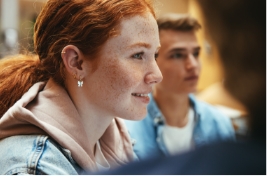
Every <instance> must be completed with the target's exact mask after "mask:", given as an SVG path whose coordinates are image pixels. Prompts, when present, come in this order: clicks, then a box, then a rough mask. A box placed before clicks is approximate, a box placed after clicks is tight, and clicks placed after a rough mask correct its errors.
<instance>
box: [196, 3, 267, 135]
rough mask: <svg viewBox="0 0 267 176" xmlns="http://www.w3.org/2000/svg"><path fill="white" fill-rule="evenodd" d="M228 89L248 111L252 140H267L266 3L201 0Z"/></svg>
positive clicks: (208, 29)
mask: <svg viewBox="0 0 267 176" xmlns="http://www.w3.org/2000/svg"><path fill="white" fill-rule="evenodd" d="M198 2H199V5H200V7H201V9H202V13H203V16H204V19H205V26H206V27H207V31H206V32H207V34H208V35H209V36H210V39H211V41H212V42H213V43H214V44H215V45H216V47H217V49H218V52H219V56H220V60H221V63H222V65H223V69H224V72H225V87H226V88H227V90H228V91H229V92H230V93H231V94H232V95H233V96H234V97H235V98H236V99H237V100H239V101H240V102H242V103H243V104H244V105H245V107H246V108H247V110H248V111H249V113H250V115H249V119H248V121H249V125H250V129H251V133H252V135H253V137H264V138H265V136H266V55H265V52H266V23H265V22H266V21H265V16H266V15H265V7H266V4H265V3H266V1H257V2H255V1H251V0H231V1H225V0H216V1H214V0H199V1H198Z"/></svg>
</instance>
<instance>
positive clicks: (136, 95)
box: [132, 93, 150, 104]
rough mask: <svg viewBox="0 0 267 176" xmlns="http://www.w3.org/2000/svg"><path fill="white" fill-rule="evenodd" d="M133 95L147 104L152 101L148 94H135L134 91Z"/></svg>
mask: <svg viewBox="0 0 267 176" xmlns="http://www.w3.org/2000/svg"><path fill="white" fill-rule="evenodd" d="M132 96H134V97H135V98H136V99H138V100H139V101H141V102H143V103H146V104H148V103H149V101H150V98H149V96H148V94H134V93H133V94H132Z"/></svg>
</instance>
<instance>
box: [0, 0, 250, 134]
mask: <svg viewBox="0 0 267 176" xmlns="http://www.w3.org/2000/svg"><path fill="white" fill-rule="evenodd" d="M45 2H46V0H0V15H1V16H0V58H3V57H4V56H7V55H12V54H18V53H22V52H25V51H30V52H33V26H34V23H35V20H36V17H37V16H38V14H39V12H40V11H41V9H42V6H43V5H44V3H45ZM154 2H155V7H156V9H157V11H156V12H157V15H158V16H160V15H162V14H165V13H170V12H171V13H189V14H191V15H192V16H193V17H195V18H196V19H197V20H198V21H199V22H200V24H201V25H202V29H201V30H199V31H198V32H197V38H198V41H199V44H200V45H201V48H202V50H201V54H200V59H201V63H202V72H201V75H200V79H199V83H198V91H197V92H196V95H197V97H198V98H199V99H201V100H203V101H206V102H208V103H210V104H213V105H214V106H216V107H217V108H218V109H220V110H221V111H222V112H223V113H225V114H226V115H228V116H229V117H230V118H231V119H232V122H233V125H234V127H235V129H236V132H237V134H240V135H245V134H246V133H247V128H246V124H245V121H244V118H243V117H245V116H246V115H247V114H246V110H245V108H244V107H243V106H242V105H241V104H240V103H239V102H237V101H236V100H234V99H233V98H232V97H231V96H230V95H229V94H228V92H227V91H225V90H224V88H223V72H222V70H221V64H220V62H219V59H218V54H217V50H216V47H214V46H213V45H212V44H211V43H209V41H208V40H207V39H208V36H207V35H208V34H207V33H205V26H204V24H203V19H202V17H201V13H200V11H199V8H198V4H197V0H155V1H154Z"/></svg>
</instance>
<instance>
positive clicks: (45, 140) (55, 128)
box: [0, 79, 134, 175]
mask: <svg viewBox="0 0 267 176" xmlns="http://www.w3.org/2000/svg"><path fill="white" fill-rule="evenodd" d="M48 136H49V137H48ZM98 141H99V144H100V146H101V152H102V154H103V156H104V157H105V159H106V160H107V162H108V163H109V165H110V169H114V168H117V167H119V166H121V165H124V164H127V163H128V162H130V161H133V159H134V153H133V148H132V143H131V139H130V136H129V134H128V132H127V129H126V127H125V125H124V122H123V120H122V119H119V118H117V117H116V118H114V119H113V120H112V122H111V123H110V125H109V126H108V127H107V129H106V130H105V132H104V133H103V135H102V136H101V137H100V139H99V140H98ZM90 142H91V141H90V140H89V138H88V136H87V133H86V129H85V127H84V125H83V121H82V118H81V117H80V115H79V113H78V111H77V109H76V107H75V105H74V104H73V102H72V100H71V99H70V97H69V95H68V93H67V92H66V90H65V89H63V88H62V87H61V86H60V85H58V84H57V83H56V82H55V81H54V80H53V79H50V80H49V81H48V82H39V83H36V84H34V85H33V86H32V87H31V88H30V89H29V90H28V91H27V92H26V93H25V94H24V95H23V96H22V97H21V99H19V100H18V101H17V102H16V103H15V104H14V105H13V106H12V107H11V108H9V109H8V111H7V112H5V114H4V115H3V116H2V117H1V118H0V158H1V159H0V174H11V173H13V174H19V173H25V174H26V173H27V174H55V175H57V174H78V173H80V168H82V169H83V170H86V171H91V172H93V171H97V170H98V169H99V168H98V167H97V163H96V158H95V154H94V150H92V148H91V147H90ZM76 163H77V164H76ZM53 171H54V172H53Z"/></svg>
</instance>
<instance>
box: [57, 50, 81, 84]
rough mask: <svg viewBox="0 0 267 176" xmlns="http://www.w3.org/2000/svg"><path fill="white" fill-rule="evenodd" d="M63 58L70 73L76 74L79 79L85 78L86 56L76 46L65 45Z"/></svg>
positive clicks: (62, 53)
mask: <svg viewBox="0 0 267 176" xmlns="http://www.w3.org/2000/svg"><path fill="white" fill-rule="evenodd" d="M61 58H62V60H63V63H64V65H65V68H66V70H67V72H69V74H71V75H75V76H76V77H77V78H78V79H82V78H84V76H85V68H84V64H83V63H85V60H84V59H85V57H84V55H83V54H82V52H81V51H80V50H79V49H78V48H77V47H76V46H74V45H67V46H65V47H64V48H63V50H62V52H61Z"/></svg>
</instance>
